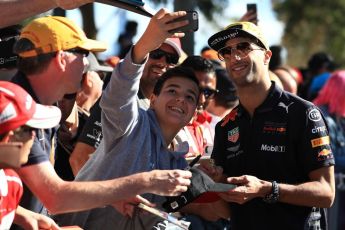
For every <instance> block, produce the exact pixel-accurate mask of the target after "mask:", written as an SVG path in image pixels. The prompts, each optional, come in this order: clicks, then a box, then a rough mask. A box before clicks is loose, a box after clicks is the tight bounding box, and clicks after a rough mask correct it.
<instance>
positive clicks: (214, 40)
mask: <svg viewBox="0 0 345 230" xmlns="http://www.w3.org/2000/svg"><path fill="white" fill-rule="evenodd" d="M237 37H251V38H256V37H255V36H254V35H252V34H250V33H248V32H247V31H244V30H242V29H240V28H232V29H227V30H222V31H220V32H218V33H216V34H214V35H212V36H211V37H210V38H209V39H208V45H209V46H210V47H211V48H212V49H214V50H216V51H218V50H220V49H221V48H223V47H225V44H226V42H227V41H229V40H231V39H234V38H237Z"/></svg>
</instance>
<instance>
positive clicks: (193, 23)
mask: <svg viewBox="0 0 345 230" xmlns="http://www.w3.org/2000/svg"><path fill="white" fill-rule="evenodd" d="M186 12H187V14H186V15H185V16H182V17H179V18H177V19H175V20H173V21H171V22H178V21H184V20H188V21H189V24H187V25H185V26H182V27H180V28H177V29H174V30H170V31H169V32H170V33H177V32H193V31H197V30H198V29H199V15H198V12H196V11H194V10H193V11H186Z"/></svg>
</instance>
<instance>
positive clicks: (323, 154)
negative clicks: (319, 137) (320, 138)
mask: <svg viewBox="0 0 345 230" xmlns="http://www.w3.org/2000/svg"><path fill="white" fill-rule="evenodd" d="M331 153H332V151H331V150H330V149H322V150H321V151H320V152H319V153H318V154H317V159H318V160H319V161H322V160H326V159H328V158H331V157H332V155H331Z"/></svg>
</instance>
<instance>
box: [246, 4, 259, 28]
mask: <svg viewBox="0 0 345 230" xmlns="http://www.w3.org/2000/svg"><path fill="white" fill-rule="evenodd" d="M247 12H250V13H252V14H256V17H255V18H253V19H252V20H250V21H251V22H253V23H254V24H257V22H258V12H257V7H256V3H248V4H247Z"/></svg>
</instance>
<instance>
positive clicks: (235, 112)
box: [221, 108, 237, 127]
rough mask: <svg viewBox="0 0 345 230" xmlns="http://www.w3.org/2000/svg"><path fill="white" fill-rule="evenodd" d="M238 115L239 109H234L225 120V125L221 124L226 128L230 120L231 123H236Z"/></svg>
mask: <svg viewBox="0 0 345 230" xmlns="http://www.w3.org/2000/svg"><path fill="white" fill-rule="evenodd" d="M236 115H237V108H236V109H233V110H232V111H231V112H230V113H229V114H228V115H226V116H225V117H224V119H223V123H222V124H221V126H222V127H223V126H225V125H226V124H227V123H228V122H229V121H230V120H231V121H235V118H236Z"/></svg>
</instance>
